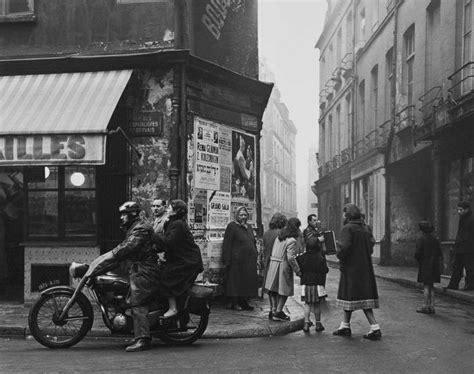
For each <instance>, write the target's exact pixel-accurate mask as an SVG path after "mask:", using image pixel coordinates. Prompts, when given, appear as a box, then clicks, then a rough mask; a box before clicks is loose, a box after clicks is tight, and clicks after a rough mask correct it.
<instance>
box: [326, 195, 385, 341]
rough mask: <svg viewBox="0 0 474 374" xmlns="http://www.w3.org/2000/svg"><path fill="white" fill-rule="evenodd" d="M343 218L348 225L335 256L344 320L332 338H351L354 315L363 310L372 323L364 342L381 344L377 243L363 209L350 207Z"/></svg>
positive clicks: (339, 299)
mask: <svg viewBox="0 0 474 374" xmlns="http://www.w3.org/2000/svg"><path fill="white" fill-rule="evenodd" d="M344 217H345V225H344V226H343V228H342V232H341V241H340V242H339V249H338V251H337V253H336V256H337V258H338V259H339V264H340V270H341V275H340V279H339V289H338V291H337V300H336V306H338V307H341V308H343V309H344V320H343V322H341V325H340V327H339V329H338V330H336V331H334V333H333V334H334V335H340V336H351V328H350V321H351V316H352V312H353V311H354V310H358V309H362V310H363V311H364V313H365V316H366V317H367V320H368V321H369V323H370V332H369V333H367V334H365V335H364V338H366V339H370V340H379V339H381V337H382V333H381V331H380V327H379V325H378V324H377V321H376V320H375V316H374V312H373V309H374V308H378V307H379V298H378V293H377V284H376V282H375V274H374V268H373V265H372V257H371V256H372V252H373V247H374V244H375V240H374V237H373V235H372V233H371V231H370V230H369V228H368V227H367V225H365V224H364V222H363V221H362V219H361V212H360V209H359V208H358V207H357V206H356V205H354V204H347V205H346V206H345V207H344Z"/></svg>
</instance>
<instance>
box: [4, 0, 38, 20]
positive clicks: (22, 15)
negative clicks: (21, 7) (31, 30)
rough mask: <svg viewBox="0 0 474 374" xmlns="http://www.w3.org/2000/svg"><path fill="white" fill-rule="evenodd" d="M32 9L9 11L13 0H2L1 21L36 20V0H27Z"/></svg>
mask: <svg viewBox="0 0 474 374" xmlns="http://www.w3.org/2000/svg"><path fill="white" fill-rule="evenodd" d="M25 1H26V2H27V3H28V7H29V9H30V10H28V11H25V12H9V11H8V6H9V4H10V2H11V0H0V23H2V22H29V21H34V20H35V18H36V17H35V0H25Z"/></svg>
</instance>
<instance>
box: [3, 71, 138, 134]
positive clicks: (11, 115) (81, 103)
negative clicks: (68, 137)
mask: <svg viewBox="0 0 474 374" xmlns="http://www.w3.org/2000/svg"><path fill="white" fill-rule="evenodd" d="M131 74H132V70H118V71H99V72H86V73H64V74H38V75H13V76H3V77H0V135H2V134H68V133H82V134H84V133H104V132H105V129H106V128H107V124H108V123H109V120H110V117H111V116H112V113H113V112H114V109H115V107H116V105H117V102H118V100H119V99H120V96H121V95H122V92H123V90H124V88H125V86H126V85H127V82H128V80H129V79H130V75H131Z"/></svg>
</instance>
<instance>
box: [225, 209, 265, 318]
mask: <svg viewBox="0 0 474 374" xmlns="http://www.w3.org/2000/svg"><path fill="white" fill-rule="evenodd" d="M248 217H249V213H248V211H247V208H245V207H243V206H240V207H238V208H237V210H236V211H235V217H234V221H232V222H230V223H229V224H228V225H227V228H226V230H225V234H224V242H223V245H222V257H223V262H224V265H225V268H226V279H225V296H227V298H229V299H230V300H231V305H230V307H231V308H232V309H243V310H253V309H254V308H253V307H252V306H250V305H249V304H248V299H249V298H251V297H256V296H257V247H256V244H255V237H254V235H253V231H252V228H251V227H250V226H249V225H247V219H248Z"/></svg>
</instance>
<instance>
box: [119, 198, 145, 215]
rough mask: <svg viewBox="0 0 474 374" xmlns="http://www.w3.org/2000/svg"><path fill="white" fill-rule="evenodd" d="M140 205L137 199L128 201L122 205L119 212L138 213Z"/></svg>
mask: <svg viewBox="0 0 474 374" xmlns="http://www.w3.org/2000/svg"><path fill="white" fill-rule="evenodd" d="M140 210H141V209H140V205H138V203H136V202H135V201H127V202H125V203H123V204H122V205H120V208H119V212H120V213H135V214H138V213H139V212H140Z"/></svg>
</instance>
